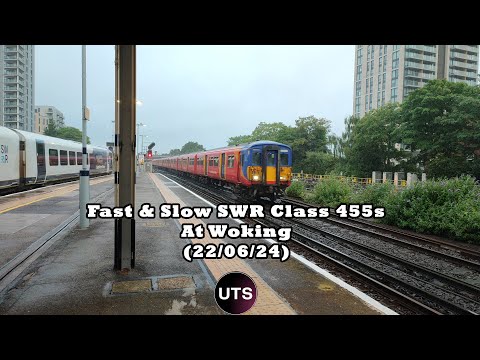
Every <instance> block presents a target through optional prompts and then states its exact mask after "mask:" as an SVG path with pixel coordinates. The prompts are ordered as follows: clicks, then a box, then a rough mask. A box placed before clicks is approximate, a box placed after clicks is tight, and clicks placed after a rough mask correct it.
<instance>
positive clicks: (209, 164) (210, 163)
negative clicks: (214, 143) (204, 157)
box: [208, 156, 213, 166]
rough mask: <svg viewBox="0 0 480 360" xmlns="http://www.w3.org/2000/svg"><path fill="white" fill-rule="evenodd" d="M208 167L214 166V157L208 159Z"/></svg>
mask: <svg viewBox="0 0 480 360" xmlns="http://www.w3.org/2000/svg"><path fill="white" fill-rule="evenodd" d="M208 166H213V156H211V157H210V159H208Z"/></svg>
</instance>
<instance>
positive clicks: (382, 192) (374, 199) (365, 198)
mask: <svg viewBox="0 0 480 360" xmlns="http://www.w3.org/2000/svg"><path fill="white" fill-rule="evenodd" d="M392 196H395V185H393V184H391V183H376V184H372V185H368V186H367V187H366V188H365V189H363V190H362V191H361V192H359V193H358V194H357V195H356V196H355V198H354V199H352V202H355V203H358V204H373V205H374V206H385V204H386V202H388V199H390V198H391V197H392ZM353 200H354V201H353Z"/></svg>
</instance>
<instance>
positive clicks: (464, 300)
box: [168, 174, 480, 314]
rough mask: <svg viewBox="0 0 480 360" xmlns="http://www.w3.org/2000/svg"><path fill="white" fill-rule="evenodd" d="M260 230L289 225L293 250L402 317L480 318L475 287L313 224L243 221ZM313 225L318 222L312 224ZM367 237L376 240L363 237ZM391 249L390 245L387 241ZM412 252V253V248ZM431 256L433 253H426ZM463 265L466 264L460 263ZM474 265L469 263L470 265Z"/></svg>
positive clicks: (218, 198)
mask: <svg viewBox="0 0 480 360" xmlns="http://www.w3.org/2000/svg"><path fill="white" fill-rule="evenodd" d="M168 176H171V177H175V180H176V181H178V182H179V183H181V184H182V185H184V186H185V187H187V188H189V189H190V190H192V191H194V192H196V193H199V194H201V195H202V196H203V197H205V198H207V199H208V200H210V201H211V202H212V203H214V204H218V203H225V202H229V203H232V202H234V201H232V199H231V197H230V196H228V192H225V196H222V195H220V194H221V193H222V191H219V190H218V189H215V190H210V189H208V188H204V187H203V186H201V185H198V184H196V183H192V182H191V181H188V180H186V179H184V178H182V177H178V176H175V175H171V174H168ZM246 221H248V222H254V223H258V224H261V225H263V226H271V225H273V226H276V227H285V226H292V228H293V232H292V239H291V241H292V242H293V243H295V244H296V246H297V247H298V248H301V249H303V251H307V252H309V253H310V254H312V253H314V254H315V256H317V257H320V258H321V259H322V261H323V262H327V263H329V264H331V265H332V266H334V267H335V269H336V272H340V273H342V274H346V276H347V277H349V278H354V279H357V281H360V282H362V284H366V285H367V286H368V287H370V288H373V289H374V290H375V291H376V292H377V293H379V294H381V295H382V296H384V297H387V298H390V299H391V298H394V299H395V303H397V304H400V305H401V307H402V308H404V309H406V310H407V312H411V313H416V314H418V313H421V314H477V313H480V303H479V302H478V299H479V298H480V297H479V295H480V288H479V287H478V286H476V285H472V284H470V283H468V282H464V281H462V280H461V279H458V278H455V277H452V276H449V275H446V274H444V273H442V272H440V271H437V270H435V269H432V268H429V267H426V266H422V265H419V264H416V263H414V262H412V261H409V260H408V259H404V258H401V257H398V256H395V255H392V254H390V253H388V252H385V251H381V250H378V249H375V248H374V247H372V246H367V245H365V244H361V243H358V242H355V241H354V240H352V239H349V238H346V237H345V236H342V235H338V234H336V233H335V232H332V231H327V230H325V229H322V228H321V227H320V226H318V224H315V223H313V224H312V223H311V222H309V221H308V220H305V219H295V218H292V219H277V218H272V217H269V216H266V217H265V218H264V219H262V220H259V219H254V218H252V219H247V220H246ZM314 221H315V222H316V221H317V220H314ZM364 234H367V235H368V236H371V237H373V236H376V237H378V234H372V233H370V232H364ZM389 244H392V242H389ZM411 249H417V248H416V247H411ZM425 252H426V253H428V254H429V255H430V256H433V255H435V256H440V257H442V256H443V253H441V252H438V253H440V254H442V255H438V254H437V252H432V251H430V252H428V251H425ZM447 258H448V259H449V260H452V259H454V260H453V262H455V264H456V265H462V266H470V267H475V266H476V265H477V264H476V263H475V262H474V261H473V260H465V259H463V258H461V257H458V258H452V257H451V256H450V257H448V256H445V257H443V259H444V260H445V261H446V259H447ZM464 260H465V261H464ZM472 262H473V264H472Z"/></svg>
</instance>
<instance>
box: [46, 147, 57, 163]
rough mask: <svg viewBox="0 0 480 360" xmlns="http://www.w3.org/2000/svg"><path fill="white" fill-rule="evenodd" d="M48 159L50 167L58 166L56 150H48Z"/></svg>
mask: <svg viewBox="0 0 480 360" xmlns="http://www.w3.org/2000/svg"><path fill="white" fill-rule="evenodd" d="M48 158H49V161H50V166H57V165H58V150H54V149H49V150H48Z"/></svg>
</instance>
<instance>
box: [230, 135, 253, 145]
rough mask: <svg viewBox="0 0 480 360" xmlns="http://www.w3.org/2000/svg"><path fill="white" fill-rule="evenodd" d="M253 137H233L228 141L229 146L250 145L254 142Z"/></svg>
mask: <svg viewBox="0 0 480 360" xmlns="http://www.w3.org/2000/svg"><path fill="white" fill-rule="evenodd" d="M252 141H253V140H252V136H251V135H239V136H232V137H231V138H229V139H228V142H227V143H228V146H233V145H240V144H248V143H249V142H252Z"/></svg>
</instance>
